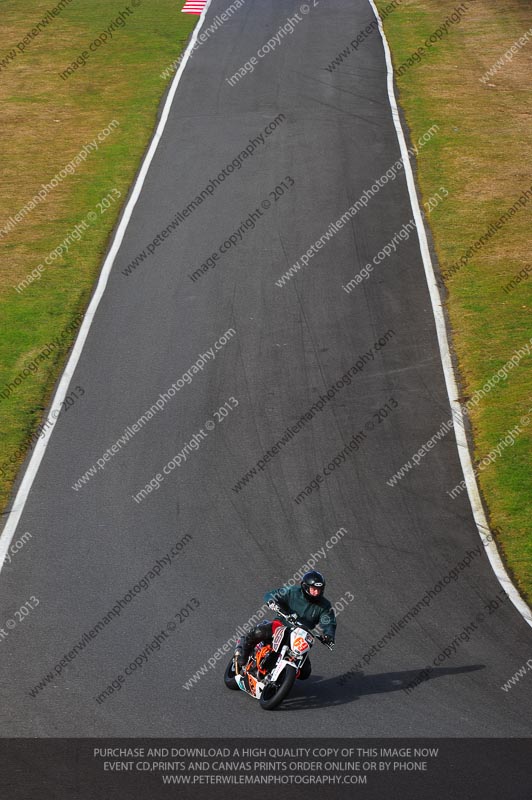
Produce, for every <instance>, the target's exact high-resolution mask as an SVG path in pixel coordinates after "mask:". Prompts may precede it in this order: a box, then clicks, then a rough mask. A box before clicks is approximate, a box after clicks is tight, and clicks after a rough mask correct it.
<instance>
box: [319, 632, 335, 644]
mask: <svg viewBox="0 0 532 800" xmlns="http://www.w3.org/2000/svg"><path fill="white" fill-rule="evenodd" d="M321 640H322V642H323V644H334V639H333V637H332V636H329V634H327V633H324V634H323V636H322V637H321Z"/></svg>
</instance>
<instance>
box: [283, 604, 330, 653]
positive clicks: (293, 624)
mask: <svg viewBox="0 0 532 800" xmlns="http://www.w3.org/2000/svg"><path fill="white" fill-rule="evenodd" d="M270 608H272V606H270ZM272 611H275V612H276V613H277V615H278V616H280V617H283V619H285V620H286V621H287V623H288V626H289V627H290V628H303V630H304V631H306V632H307V633H310V635H311V636H314V638H315V639H317V640H318V641H319V642H321V643H322V644H324V645H325V647H328V648H329V650H333V649H334V642H327V641H326V640H325V637H324V636H322V635H321V634H319V633H313V631H311V629H310V628H307V626H306V625H303V623H302V622H293V620H291V619H290V617H289V615H287V614H285V613H284V611H282V610H281V609H280V608H279V606H276V607H275V609H274V608H272Z"/></svg>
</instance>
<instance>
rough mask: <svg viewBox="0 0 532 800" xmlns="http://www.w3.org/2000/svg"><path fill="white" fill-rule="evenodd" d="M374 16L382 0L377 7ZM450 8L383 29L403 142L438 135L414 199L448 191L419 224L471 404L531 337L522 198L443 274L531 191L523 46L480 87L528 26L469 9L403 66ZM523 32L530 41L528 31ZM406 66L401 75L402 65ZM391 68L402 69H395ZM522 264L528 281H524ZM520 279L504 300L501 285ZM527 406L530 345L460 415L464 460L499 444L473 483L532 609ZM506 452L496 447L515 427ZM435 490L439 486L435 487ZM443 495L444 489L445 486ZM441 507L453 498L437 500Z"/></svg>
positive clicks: (487, 4)
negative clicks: (465, 432) (470, 447)
mask: <svg viewBox="0 0 532 800" xmlns="http://www.w3.org/2000/svg"><path fill="white" fill-rule="evenodd" d="M377 5H378V6H379V8H380V9H381V11H382V10H383V9H385V8H386V7H387V6H389V2H388V0H378V3H377ZM456 5H458V4H457V3H455V2H447V0H445V2H440V3H434V2H429V0H403V2H402V3H401V6H400V7H399V8H397V9H396V10H394V11H392V13H389V14H388V15H387V16H386V18H385V21H384V27H385V31H386V34H387V37H388V39H389V43H390V47H391V49H392V55H393V61H394V66H395V69H396V70H398V71H399V72H400V73H402V74H398V75H397V85H398V88H399V100H400V103H401V106H402V108H403V110H404V113H405V116H406V119H407V122H408V125H409V127H410V130H411V135H412V139H413V140H416V139H417V138H418V137H419V136H420V135H421V134H423V132H424V131H426V130H427V129H428V128H429V127H430V126H431V125H432V124H433V123H436V124H438V125H439V126H440V132H439V134H438V135H437V136H436V137H434V139H433V140H431V142H430V144H428V145H427V146H426V148H424V149H423V150H421V151H420V154H419V156H418V163H417V166H418V172H419V174H418V178H419V185H420V189H421V193H422V199H423V200H424V201H426V200H428V199H429V198H430V197H432V196H433V195H434V194H435V193H437V192H438V190H439V187H440V186H443V187H444V188H446V189H447V191H448V192H449V196H448V198H447V199H446V200H445V201H444V202H441V203H440V204H439V205H437V207H436V208H435V209H434V210H433V211H432V213H431V214H430V216H429V223H430V226H431V229H432V233H433V237H434V241H435V247H436V251H437V255H438V259H439V263H440V267H441V269H442V271H443V275H444V276H445V285H446V288H447V290H448V300H447V310H448V313H449V318H450V322H451V327H452V331H453V346H454V349H455V352H456V354H457V358H458V362H459V369H460V373H461V379H462V387H463V399H464V401H467V398H468V397H470V396H471V395H473V393H474V392H475V391H476V390H477V389H479V388H480V387H482V386H483V385H484V384H485V383H486V381H488V380H489V379H490V378H491V377H492V376H493V375H494V373H496V372H497V370H498V369H500V368H501V367H502V366H503V365H504V364H505V363H506V362H507V361H508V359H509V358H510V357H511V355H512V354H513V352H514V351H515V350H517V349H519V348H523V346H524V345H526V344H530V339H531V337H532V317H531V308H532V276H531V278H530V280H527V279H526V276H527V275H528V274H530V273H532V269H530V256H529V248H528V247H527V245H528V240H529V238H530V209H531V208H532V201H531V200H529V203H528V205H527V206H526V207H525V208H523V209H520V210H519V212H518V213H516V214H514V215H512V217H511V219H510V220H509V221H508V222H507V223H506V224H505V225H504V226H503V227H502V228H500V229H499V230H498V231H497V233H496V234H495V235H494V236H493V237H491V238H490V239H489V241H487V242H486V243H485V244H484V246H483V247H481V248H480V249H479V250H477V251H476V252H474V253H473V254H472V256H471V257H469V259H468V261H467V264H466V265H464V266H462V267H461V268H460V269H459V270H458V271H453V272H451V271H450V268H452V265H453V264H455V262H456V261H457V260H458V259H460V257H461V256H463V255H464V253H466V251H467V250H468V248H470V247H471V245H472V244H473V243H474V242H476V241H477V240H478V239H479V237H480V236H481V235H482V234H484V232H485V231H486V229H487V228H488V227H489V225H490V224H491V223H493V222H494V221H495V220H498V219H499V218H500V216H501V214H502V213H503V212H505V211H506V210H507V209H508V208H509V207H510V206H512V205H513V204H514V203H515V202H516V200H517V198H518V197H519V196H520V195H522V193H523V191H524V190H525V189H530V188H531V186H532V174H531V169H530V163H531V162H530V148H531V139H532V132H531V128H530V114H531V112H532V95H531V92H530V89H529V63H530V61H529V59H530V53H531V50H532V35H531V37H530V40H529V41H528V43H525V44H524V45H521V46H519V47H517V48H516V51H515V52H514V53H513V54H512V57H511V58H509V59H507V60H504V63H503V65H502V66H501V67H500V68H499V69H497V70H496V71H495V72H494V73H493V74H492V75H491V76H489V77H488V78H487V79H486V80H485V81H481V80H480V78H481V77H482V76H484V75H485V74H486V72H487V71H488V70H489V69H490V68H491V67H492V66H493V64H494V63H496V62H497V60H498V59H499V58H501V57H502V56H503V55H504V53H505V52H506V51H508V49H509V48H511V46H512V45H513V43H514V42H515V41H517V40H519V38H520V37H523V34H525V32H526V31H527V30H529V29H530V27H531V26H530V14H529V7H527V4H526V3H522V2H519V0H507V2H505V3H504V4H503V5H502V6H501V4H500V3H499V2H497V0H476V2H474V3H473V2H471V0H470V2H469V3H468V4H467V6H468V9H467V10H466V12H465V13H464V14H463V16H462V18H461V19H460V21H457V22H453V23H452V24H451V25H448V26H447V33H443V34H442V38H441V40H438V41H436V42H435V43H434V44H433V46H432V47H428V48H426V52H425V53H424V55H423V57H422V58H421V60H420V61H419V63H415V62H414V60H413V59H411V58H410V56H411V54H412V53H413V52H415V51H416V50H417V48H419V47H420V46H424V43H425V40H426V39H427V37H430V35H431V34H432V33H433V32H435V31H436V30H437V29H438V28H440V27H441V26H442V25H444V24H445V21H446V19H447V18H448V17H449V15H451V14H452V12H453V10H454V9H455V7H456ZM531 34H532V32H531ZM409 58H410V63H412V66H408V64H409ZM401 65H406V66H407V68H406V69H403V70H400V69H399V68H400V67H401ZM527 267H528V269H529V271H530V272H529V273H527ZM520 271H523V272H522V278H520V279H519V282H517V283H516V284H515V285H514V286H513V287H512V289H511V290H510V291H508V292H505V291H504V287H505V286H507V284H508V283H509V282H510V281H511V280H512V279H514V278H515V276H516V275H517V274H518V273H519V272H520ZM531 407H532V348H531V354H530V355H527V356H525V357H523V358H522V359H521V360H520V362H519V364H518V366H516V367H515V368H514V369H512V370H511V371H510V372H509V373H508V377H507V379H506V380H501V381H500V382H499V383H498V384H497V385H496V386H495V387H494V388H493V389H492V390H491V391H490V393H489V394H488V395H487V396H486V397H484V398H483V399H482V400H481V401H480V402H479V404H478V405H477V406H476V407H475V409H474V410H473V411H472V413H471V415H470V416H471V421H472V425H473V438H474V457H475V463H476V465H478V464H479V463H480V461H481V459H482V458H483V457H485V456H487V454H489V453H490V452H491V451H492V450H493V449H494V448H497V446H499V455H498V456H497V457H496V458H495V460H494V461H493V463H491V464H490V465H487V464H486V465H485V466H484V467H482V468H481V469H479V473H478V474H479V482H480V487H481V491H482V493H483V496H484V499H485V501H486V504H487V507H488V509H489V514H490V522H491V524H492V526H494V527H497V528H499V529H500V531H501V533H500V535H499V537H498V545H499V548H500V550H501V552H502V555H503V557H504V559H505V562H506V564H507V567H508V569H509V571H510V573H511V575H512V577H513V579H514V580H515V582H516V584H517V585H518V587H519V589H520V591H521V593H522V594H523V596H524V597H525V598H526V599H527V601H528V602H529V603H531V602H532V513H531V509H532V481H531V453H532V425H530V426H527V425H526V424H524V425H523V424H521V423H520V419H521V417H522V416H523V415H524V414H526V412H527V411H528V410H529V409H530V408H531ZM516 426H519V427H520V428H521V431H520V432H519V433H518V434H516V438H515V443H514V444H513V445H512V446H510V445H509V446H506V445H504V446H502V447H501V446H500V445H501V442H503V440H504V437H505V435H506V433H507V431H509V430H512V429H515V427H516ZM445 488H447V487H445ZM448 488H449V489H452V488H453V487H448ZM449 502H450V503H452V502H453V500H451V499H450V500H449Z"/></svg>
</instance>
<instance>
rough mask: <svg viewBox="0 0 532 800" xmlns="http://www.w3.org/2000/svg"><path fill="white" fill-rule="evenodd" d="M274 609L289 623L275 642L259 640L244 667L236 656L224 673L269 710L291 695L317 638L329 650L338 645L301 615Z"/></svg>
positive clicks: (280, 629) (231, 684)
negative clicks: (314, 630) (312, 628)
mask: <svg viewBox="0 0 532 800" xmlns="http://www.w3.org/2000/svg"><path fill="white" fill-rule="evenodd" d="M274 610H275V612H276V613H277V616H278V617H282V618H283V619H284V620H285V624H284V625H280V626H279V627H278V628H277V630H276V631H275V632H274V634H273V638H272V642H271V644H269V643H267V644H266V643H264V642H259V644H258V645H256V646H255V648H254V650H253V651H252V653H251V655H250V657H249V659H248V661H247V664H245V666H244V667H242V668H241V669H238V666H237V665H236V663H235V659H234V658H233V659H231V661H230V662H229V664H228V665H227V668H226V670H225V674H224V681H225V685H226V686H227V688H228V689H233V690H238V689H240V690H241V691H243V692H246V694H249V695H251V697H254V698H255V699H256V700H258V701H259V703H260V705H261V708H263V709H264V710H265V711H272V709H274V708H277V706H278V705H280V704H281V703H282V702H283V700H284V699H285V697H286V696H287V695H288V693H289V692H290V689H291V688H292V686H293V685H294V681H295V680H296V677H297V675H298V672H299V670H300V669H301V667H302V666H303V664H304V663H305V661H306V660H307V658H308V655H309V653H310V650H311V648H312V645H313V644H314V640H315V639H317V640H318V641H319V642H321V643H322V644H324V645H326V647H328V648H329V650H332V649H333V648H334V643H333V642H329V641H327V640H326V639H325V637H323V636H321V635H320V634H315V633H312V632H311V631H310V630H309V629H308V628H306V627H305V626H304V625H303V624H302V623H301V622H298V621H297V615H295V614H290V615H287V614H285V613H284V612H283V611H281V609H280V608H279V607H277V608H275V609H274Z"/></svg>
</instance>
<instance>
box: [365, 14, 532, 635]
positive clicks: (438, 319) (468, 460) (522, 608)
mask: <svg viewBox="0 0 532 800" xmlns="http://www.w3.org/2000/svg"><path fill="white" fill-rule="evenodd" d="M368 2H369V4H370V6H371V7H372V9H373V12H374V14H375V17H376V19H377V22H378V25H379V32H380V34H381V38H382V43H383V47H384V54H385V56H386V69H387V73H388V77H387V85H388V98H389V101H390V106H391V110H392V118H393V121H394V125H395V130H396V133H397V138H398V140H399V147H400V149H401V156H402V159H403V164H404V168H405V176H406V182H407V186H408V192H409V194H410V204H411V206H412V211H413V213H414V219H415V222H416V226H417V232H418V238H419V247H420V251H421V257H422V259H423V266H424V268H425V275H426V278H427V284H428V288H429V292H430V300H431V303H432V311H433V313H434V320H435V323H436V331H437V335H438V344H439V348H440V356H441V360H442V366H443V372H444V376H445V384H446V386H447V394H448V397H449V402H450V404H451V411H452V417H453V420H454V426H453V427H454V431H455V435H456V445H457V448H458V456H459V458H460V463H461V465H462V472H463V473H464V479H465V483H466V487H467V493H468V495H469V502H470V503H471V509H472V511H473V518H474V520H475V523H476V526H477V529H478V532H479V535H480V538H481V540H482V544H483V545H484V549H485V550H486V552H487V555H488V558H489V561H490V564H491V566H492V569H493V571H494V573H495V575H496V577H497V580H498V581H499V583H500V585H501V586H502V588H503V589H504V590H505V591H506V592H507V593H508V595H509V597H510V600H511V601H512V603H513V604H514V606H515V607H516V609H517V610H518V611H519V613H520V614H521V616H522V617H523V619H524V620H525V622H527V623H528V624H529V625H530V626H531V627H532V612H531V610H530V608H529V607H528V605H527V604H526V603H525V601H524V600H523V598H522V597H521V595H520V594H519V592H518V590H517V588H516V587H515V586H514V584H513V583H512V580H511V578H510V576H509V575H508V573H507V571H506V567H505V566H504V564H503V562H502V559H501V557H500V555H499V551H498V550H497V545H496V544H495V540H494V538H493V536H492V535H489V538H488V536H487V534H490V529H489V525H488V521H487V519H486V514H485V511H484V506H483V505H482V500H481V498H480V492H479V488H478V484H477V479H476V476H475V473H474V470H473V461H472V457H471V453H470V450H469V443H468V441H467V436H466V434H465V419H464V414H463V411H462V406H461V405H460V403H459V401H458V396H459V393H458V386H457V382H456V376H455V373H454V368H453V363H452V359H451V351H450V347H449V339H448V336H447V325H446V322H445V316H444V313H443V307H442V302H441V295H440V290H439V288H438V284H437V283H436V275H435V273H434V266H433V264H432V259H431V256H430V250H429V246H428V242H427V234H426V230H425V224H424V221H423V217H422V214H421V210H420V207H419V200H418V196H417V190H416V184H415V180H414V174H413V172H412V165H411V163H410V156H409V154H408V148H407V146H406V140H405V135H404V131H403V126H402V124H401V118H400V116H399V109H398V106H397V99H396V97H395V89H394V72H393V64H392V57H391V53H390V47H389V45H388V39H387V38H386V34H385V33H384V28H383V25H382V20H381V16H380V13H379V9H378V8H377V6H376V5H375V2H374V0H368Z"/></svg>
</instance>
